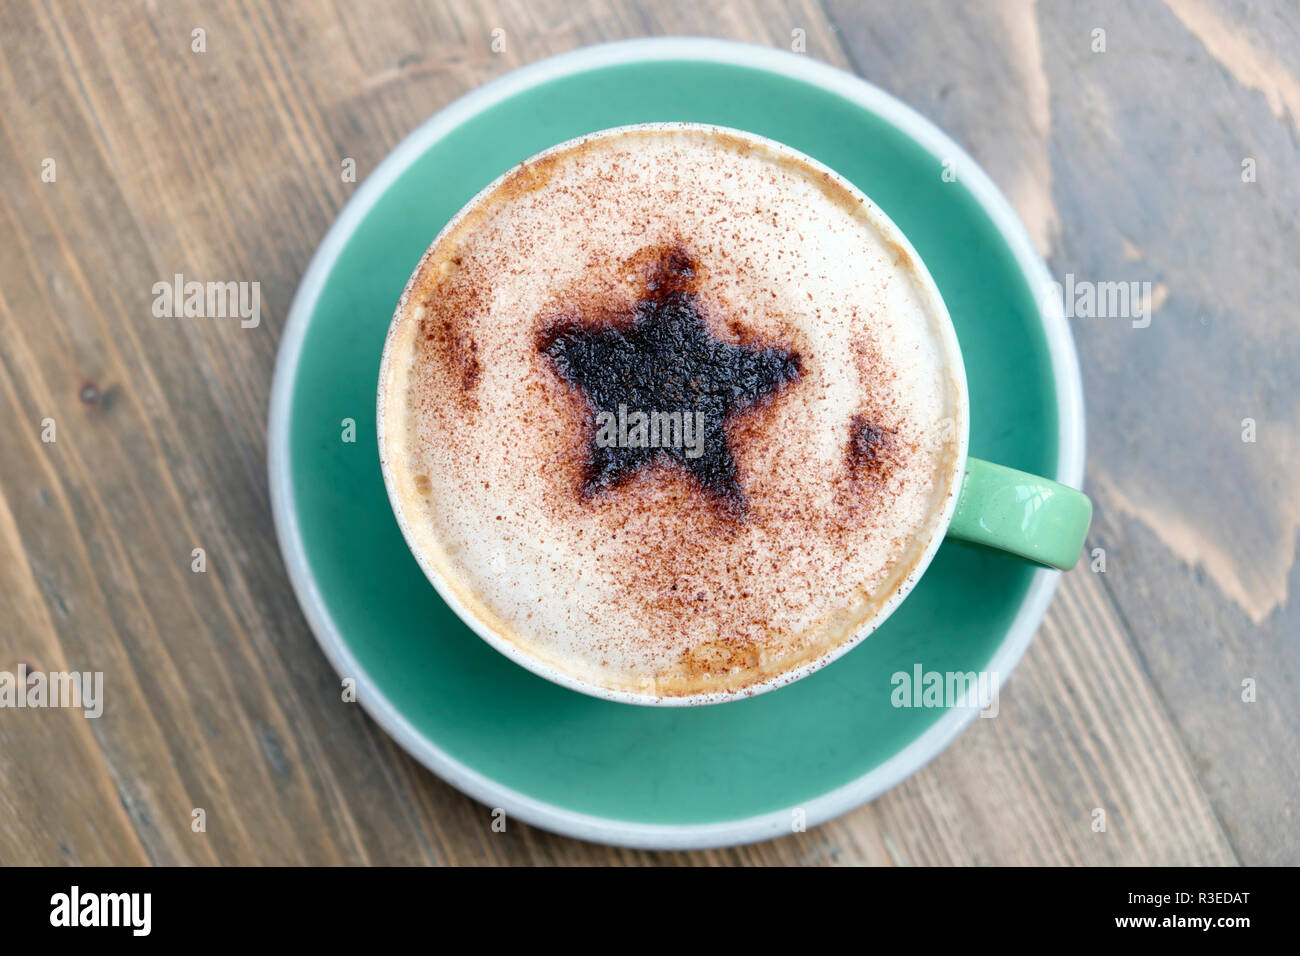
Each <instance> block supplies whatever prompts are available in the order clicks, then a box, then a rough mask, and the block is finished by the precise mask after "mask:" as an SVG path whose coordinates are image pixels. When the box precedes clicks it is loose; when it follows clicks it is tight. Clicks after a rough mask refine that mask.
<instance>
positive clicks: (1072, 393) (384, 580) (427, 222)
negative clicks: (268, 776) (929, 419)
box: [269, 39, 1083, 848]
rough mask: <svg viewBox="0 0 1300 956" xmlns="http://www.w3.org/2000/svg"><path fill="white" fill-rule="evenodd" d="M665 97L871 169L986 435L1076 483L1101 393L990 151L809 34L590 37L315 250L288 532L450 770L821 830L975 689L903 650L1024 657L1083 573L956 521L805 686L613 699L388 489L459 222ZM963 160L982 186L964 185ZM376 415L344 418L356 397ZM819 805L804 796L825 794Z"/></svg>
mask: <svg viewBox="0 0 1300 956" xmlns="http://www.w3.org/2000/svg"><path fill="white" fill-rule="evenodd" d="M655 120H694V121H699V122H707V123H715V124H718V125H722V126H731V127H738V128H740V129H745V130H750V131H752V132H754V133H759V134H762V135H764V136H768V137H771V138H773V139H776V140H779V141H780V142H783V143H786V144H788V145H790V146H792V147H794V148H795V149H798V150H801V151H802V152H804V153H807V154H808V155H810V156H812V157H814V158H816V159H819V160H821V161H822V162H824V163H826V164H827V165H829V166H831V167H832V168H834V169H836V170H838V171H839V172H840V173H842V174H843V175H845V176H846V177H847V178H849V179H850V180H852V181H853V182H854V183H856V184H857V185H858V186H859V187H861V188H862V190H863V191H864V192H866V193H867V195H869V196H870V197H871V198H872V199H874V200H875V201H876V202H877V203H878V204H879V205H880V206H881V207H882V208H883V209H884V211H885V212H886V213H887V214H888V215H889V216H890V217H891V218H892V219H893V220H894V221H895V222H896V223H898V225H899V226H900V227H901V228H902V230H903V231H904V233H906V235H907V236H908V238H909V239H910V240H911V241H912V244H913V245H914V246H915V247H916V249H917V250H918V252H919V253H920V255H921V257H922V258H923V259H924V260H925V262H926V264H927V265H928V266H929V268H930V271H931V272H932V273H933V275H934V278H935V280H936V281H937V283H938V285H939V288H940V290H941V291H942V293H943V296H944V299H945V301H946V302H947V305H948V308H949V310H950V312H951V314H952V318H953V322H954V324H955V325H956V328H957V334H958V337H959V338H960V341H961V346H962V352H963V355H964V357H965V361H966V372H967V377H968V379H969V383H970V393H971V409H972V412H971V417H972V425H971V440H970V453H971V454H972V455H974V456H978V457H980V458H985V459H989V460H993V461H997V462H1000V463H1002V464H1005V465H1009V466H1012V467H1014V468H1019V469H1022V470H1025V471H1029V472H1034V473H1036V474H1040V475H1046V476H1050V477H1053V478H1055V479H1056V480H1058V481H1061V482H1064V483H1066V484H1070V485H1074V486H1076V487H1077V486H1078V485H1079V483H1080V480H1081V478H1082V463H1083V420H1082V399H1081V393H1080V386H1079V377H1078V370H1077V364H1076V359H1075V353H1074V346H1073V342H1072V341H1071V338H1070V334H1069V331H1068V328H1067V327H1066V324H1065V320H1064V318H1063V317H1061V315H1060V314H1059V311H1057V312H1050V311H1049V312H1043V311H1041V310H1040V304H1039V293H1040V292H1041V290H1043V289H1044V288H1045V284H1046V282H1047V281H1048V275H1047V272H1046V269H1045V268H1044V266H1043V264H1042V262H1041V260H1040V259H1039V258H1038V256H1037V255H1036V253H1035V252H1034V250H1033V248H1032V246H1031V244H1030V243H1029V240H1028V238H1027V237H1026V235H1025V233H1024V230H1023V228H1022V227H1021V226H1020V224H1019V222H1018V221H1017V220H1016V219H1015V216H1014V214H1013V213H1012V212H1011V210H1010V208H1009V206H1008V205H1007V204H1006V202H1005V200H1004V199H1003V198H1002V197H1001V196H1000V194H999V193H998V192H997V190H996V188H995V187H994V186H993V185H992V183H991V182H989V180H988V179H987V177H986V176H985V175H984V174H983V173H982V172H981V171H980V170H979V169H978V167H976V165H975V163H974V161H973V160H971V159H970V158H969V157H967V156H966V155H965V153H963V152H962V151H961V150H960V148H959V147H957V146H956V145H955V144H953V143H952V142H951V141H950V140H948V139H947V138H946V137H945V136H944V135H943V134H942V133H940V132H939V131H938V130H937V129H935V128H934V127H933V126H931V125H930V124H929V123H928V122H926V121H925V120H924V119H922V118H921V117H919V116H918V115H917V114H915V113H913V112H912V111H911V110H909V109H908V108H907V107H905V106H903V105H902V104H900V103H898V102H897V101H896V100H893V99H892V98H890V97H888V96H887V95H885V94H883V93H882V92H880V91H879V90H877V89H875V88H874V87H871V86H869V85H868V84H866V83H864V82H862V81H861V80H858V79H856V78H855V77H852V76H850V75H848V74H845V73H842V72H840V71H838V70H834V69H832V68H830V67H827V66H825V65H823V64H820V63H817V62H816V61H813V60H809V59H807V58H806V57H800V56H796V55H794V54H787V53H782V52H777V51H773V50H768V49H762V48H757V47H749V46H743V45H739V44H732V43H723V42H719V41H709V40H683V39H676V40H646V41H634V42H629V43H621V44H610V45H605V46H600V47H591V48H588V49H584V50H578V51H576V52H574V53H570V54H565V55H563V56H559V57H555V58H552V59H550V60H546V61H543V62H541V63H536V64H533V65H531V66H529V67H526V68H524V69H521V70H517V71H515V72H513V73H511V74H509V75H507V76H505V77H502V78H501V79H499V80H497V81H495V82H494V83H491V84H489V85H487V86H485V87H483V88H481V89H480V90H477V91H476V92H474V93H472V94H470V95H469V96H467V97H465V98H464V99H462V100H460V101H458V102H456V103H455V104H453V105H452V106H451V107H449V108H448V109H447V110H445V111H443V112H442V113H440V114H438V115H437V116H435V117H434V118H433V119H431V120H430V121H429V122H428V123H426V124H425V125H424V126H422V127H420V129H418V130H416V131H415V132H414V133H413V134H412V135H411V136H410V137H409V138H408V139H407V140H406V141H404V142H403V143H402V144H401V145H400V146H399V147H398V148H397V149H396V150H394V151H393V153H392V154H391V155H390V156H389V157H388V158H387V159H386V160H385V161H384V162H383V163H382V164H381V165H380V166H379V168H378V169H376V170H375V172H374V173H373V174H372V175H371V176H370V177H369V179H367V180H366V182H365V183H364V184H363V185H362V186H361V187H360V188H359V189H358V191H357V193H356V196H355V197H354V198H353V199H352V201H351V202H349V203H348V205H347V207H346V208H345V209H344V210H343V212H342V214H341V215H340V216H339V219H338V221H337V222H336V223H335V224H334V226H333V228H332V229H331V230H330V232H329V233H328V235H327V236H326V238H325V240H324V241H323V242H322V244H321V247H320V249H319V250H318V252H317V254H316V257H315V259H314V260H313V261H312V264H311V266H310V268H309V269H308V271H307V274H306V276H305V277H304V278H303V281H302V286H301V287H300V289H299V290H298V294H297V297H296V298H295V300H294V304H293V308H292V311H291V314H290V316H289V319H288V324H287V326H286V329H285V332H284V338H283V344H282V346H281V350H280V355H279V359H278V362H277V366H276V373H275V382H274V387H273V394H272V403H271V421H270V437H269V444H270V447H269V454H270V473H271V474H270V477H271V488H272V498H273V506H274V512H275V520H276V528H277V531H278V533H279V536H280V542H281V547H282V549H283V551H284V556H285V561H286V563H287V565H288V568H289V572H290V576H291V578H292V580H293V582H294V587H295V590H296V591H297V594H298V598H299V600H300V602H301V603H302V606H303V609H304V612H305V614H306V616H307V619H308V621H309V622H310V624H311V626H312V628H313V630H314V631H315V633H316V635H317V638H318V639H319V641H320V643H321V646H322V648H323V649H324V650H325V653H326V654H327V655H328V657H329V659H330V661H331V662H332V663H333V665H334V667H335V668H336V669H337V670H338V672H339V674H340V675H341V676H343V677H351V678H354V679H355V680H356V682H357V688H358V694H359V699H360V701H361V703H362V705H363V706H364V707H365V708H366V710H367V711H368V712H369V713H370V714H371V715H372V716H373V717H374V719H375V720H376V721H377V722H378V723H379V724H380V725H381V726H382V727H383V728H384V729H385V730H386V731H388V733H390V734H391V735H392V736H393V737H394V738H395V739H396V740H397V741H398V742H399V743H401V744H402V745H403V746H404V747H405V748H406V749H408V750H409V751H410V752H411V753H412V754H414V755H415V756H416V757H417V758H418V759H419V760H420V761H422V762H423V763H424V764H425V765H426V766H428V767H429V768H430V769H432V770H433V771H434V772H435V773H437V774H439V775H440V776H442V777H443V778H445V779H446V780H448V781H449V782H451V783H452V784H453V785H455V786H457V787H459V788H460V789H462V790H464V791H465V792H467V793H469V794H470V795H472V796H474V797H476V798H477V799H479V800H481V801H483V802H484V803H486V804H488V805H489V806H492V807H501V808H504V809H505V811H506V812H507V814H508V815H510V816H514V817H517V818H519V819H522V820H525V821H527V822H530V823H533V824H536V825H538V826H542V827H546V828H547V829H551V830H556V831H559V832H562V833H567V834H570V835H573V836H578V837H582V838H584V839H591V840H599V841H603V842H608V843H618V844H625V845H633V846H645V847H660V848H684V847H701V846H717V845H723V844H730V843H740V842H746V841H751V840H758V839H764V838H768V837H773V836H779V835H781V834H783V833H789V832H791V830H792V829H794V828H796V827H798V826H800V825H807V826H813V825H815V824H817V823H820V822H822V821H824V820H826V819H829V818H830V817H832V816H835V815H836V814H839V813H842V812H844V811H845V810H848V809H850V808H852V807H854V806H856V805H858V804H860V803H862V802H864V801H866V800H869V799H871V798H872V797H874V796H876V795H877V794H879V793H880V792H882V791H884V790H886V789H888V788H889V787H891V786H893V785H894V784H896V783H898V782H899V781H900V780H902V779H903V778H904V777H906V776H907V775H908V774H910V773H912V772H913V771H915V770H916V769H917V768H919V767H920V766H922V765H923V764H924V763H925V762H926V761H928V760H929V759H930V758H932V757H933V756H934V755H935V754H937V753H938V752H939V751H940V750H942V749H943V747H944V746H946V745H947V743H948V742H950V741H951V740H952V739H953V737H955V736H956V734H957V733H958V732H960V730H961V729H962V728H963V727H965V726H966V725H967V724H968V723H969V722H970V721H971V720H972V719H974V718H975V716H976V714H977V713H978V711H977V710H975V709H968V708H923V707H895V706H893V703H892V698H893V694H892V691H893V689H894V685H893V683H892V682H891V677H892V675H893V674H895V673H896V672H899V671H903V672H906V673H908V674H912V673H913V671H914V668H915V667H917V666H918V665H919V666H920V667H921V668H922V669H923V670H925V671H939V672H949V671H953V672H968V671H990V672H995V673H996V675H997V678H998V679H1000V680H1005V679H1006V677H1007V675H1008V674H1009V672H1010V671H1011V669H1012V668H1013V667H1014V666H1015V664H1016V662H1017V661H1018V660H1019V658H1020V655H1021V654H1022V653H1023V652H1024V650H1025V648H1026V647H1027V646H1028V643H1029V641H1030V639H1031V638H1032V636H1033V632H1034V630H1035V629H1036V627H1037V625H1038V623H1039V621H1040V620H1041V618H1042V614H1043V612H1044V611H1045V609H1046V607H1047V603H1048V601H1049V600H1050V598H1051V595H1052V592H1053V591H1054V589H1055V586H1056V582H1057V580H1058V578H1059V575H1058V573H1057V572H1053V571H1046V570H1035V569H1034V568H1031V567H1030V566H1028V565H1026V564H1023V563H1021V562H1019V561H1017V560H1015V559H1013V558H1010V557H1007V556H1004V555H1000V554H995V553H992V552H987V551H982V550H978V549H976V548H973V547H969V546H966V545H962V544H960V543H957V542H951V541H950V542H947V543H945V544H944V545H943V547H942V548H941V549H940V551H939V553H938V555H937V557H936V558H935V560H934V562H933V564H932V565H931V567H930V569H929V570H928V571H927V572H926V574H925V576H924V578H923V579H922V581H921V582H920V584H919V585H918V586H917V588H916V590H915V591H914V592H913V593H912V594H911V596H910V597H908V599H907V600H906V601H905V602H904V603H903V605H902V606H901V607H900V608H899V609H898V611H897V612H895V614H894V615H893V617H892V618H891V619H890V620H889V621H888V622H887V623H886V624H885V625H884V626H883V627H882V628H881V629H880V630H879V631H878V632H877V633H875V634H873V635H872V636H871V637H870V638H868V639H867V640H866V641H864V642H863V643H862V644H861V645H860V646H858V647H857V648H855V649H854V650H852V651H851V652H849V653H848V654H846V655H845V656H844V657H843V658H841V659H840V660H839V661H837V662H835V663H833V664H831V665H830V666H828V667H826V668H825V669H823V670H821V671H819V672H817V673H815V674H813V675H812V676H810V677H807V678H805V679H804V680H802V681H799V682H797V683H795V684H793V685H791V686H789V687H786V688H783V689H781V690H777V691H774V692H772V693H770V694H765V695H762V696H760V697H757V698H754V699H752V700H742V701H737V702H734V703H727V704H721V705H717V706H711V707H695V708H685V709H680V708H666V709H661V708H647V707H636V706H630V705H627V704H618V703H610V702H606V701H601V700H597V699H595V698H592V697H588V696H585V695H583V694H579V693H575V692H573V691H571V690H566V689H563V688H561V687H558V686H556V685H554V684H551V683H549V682H547V681H546V680H544V679H542V678H540V677H537V676H534V675H533V674H531V673H530V672H528V671H526V670H524V669H523V668H522V667H519V666H518V665H516V664H514V663H512V662H510V661H509V660H507V659H506V658H505V657H503V656H502V655H500V654H498V653H497V652H496V651H495V650H493V649H492V648H491V647H489V646H488V645H487V644H486V643H484V642H483V641H482V640H480V639H479V638H478V637H477V636H475V634H474V633H473V632H472V631H470V630H469V629H468V628H467V627H466V626H465V625H463V624H462V623H461V622H460V620H459V619H458V618H457V617H456V616H455V615H454V614H453V613H452V612H451V611H450V610H449V609H448V608H447V607H446V606H445V605H444V604H443V603H442V601H441V600H440V599H439V597H438V595H437V594H436V592H435V591H434V589H433V587H432V586H431V585H430V584H429V582H428V581H427V580H426V579H425V577H424V575H423V574H422V573H421V571H420V568H419V566H418V565H417V564H416V562H415V559H414V558H413V557H412V556H411V554H410V552H409V551H408V550H407V547H406V544H405V542H404V541H403V539H402V535H401V532H400V531H399V530H398V526H397V523H396V521H395V519H394V518H393V515H392V512H391V510H390V508H389V503H388V498H387V495H386V494H385V491H384V483H383V480H382V477H381V475H380V469H379V459H378V454H377V451H376V443H375V391H376V386H377V376H378V369H379V359H380V352H381V349H382V347H383V342H384V336H385V333H386V331H387V329H388V323H389V319H390V318H391V316H392V312H393V307H394V304H395V303H396V300H397V297H398V295H399V294H400V292H401V290H402V287H403V286H404V284H405V283H406V280H407V277H408V276H409V274H410V272H411V269H412V268H413V267H414V266H415V263H416V261H417V260H418V259H419V258H420V255H421V254H422V253H423V252H424V250H425V247H426V246H427V245H428V243H429V242H430V241H431V240H432V239H433V237H434V235H436V234H437V232H438V230H439V229H440V228H441V227H442V225H443V224H444V223H445V222H446V221H447V220H448V219H449V218H450V217H451V216H452V215H453V214H454V213H455V212H456V211H457V210H458V209H459V208H460V207H461V206H462V205H463V204H464V203H465V202H467V201H468V200H469V199H470V198H471V197H472V196H473V195H474V194H475V193H476V192H477V191H478V190H479V189H480V188H482V187H483V186H484V185H486V184H487V183H488V182H490V181H491V180H493V179H494V178H495V177H496V176H497V175H499V174H500V173H501V172H503V171H504V170H506V169H507V168H508V167H510V166H511V165H513V164H514V163H516V162H518V161H520V160H522V159H524V158H526V157H528V156H530V155H532V154H534V153H536V152H539V151H540V150H542V149H544V148H546V147H548V146H551V145H554V144H555V143H558V142H561V141H562V140H567V139H570V138H572V137H574V136H578V135H580V134H583V133H588V132H591V131H594V130H598V129H603V128H606V127H611V126H621V125H625V124H629V123H639V122H649V121H655ZM945 160H955V161H956V169H957V172H958V176H959V178H958V181H957V182H945V181H944V179H943V177H942V176H941V173H942V172H943V169H944V166H943V164H944V161H945ZM344 419H353V420H354V421H355V423H356V426H355V428H356V440H355V442H346V441H344V440H343V439H342V436H343V431H344V429H343V420H344ZM800 811H801V812H800Z"/></svg>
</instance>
